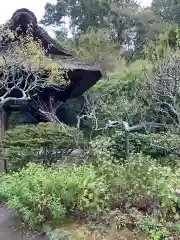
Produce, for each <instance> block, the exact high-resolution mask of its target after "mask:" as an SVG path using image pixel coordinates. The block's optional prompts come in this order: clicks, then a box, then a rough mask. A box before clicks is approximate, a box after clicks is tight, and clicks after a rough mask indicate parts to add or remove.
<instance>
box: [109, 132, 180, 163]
mask: <svg viewBox="0 0 180 240" xmlns="http://www.w3.org/2000/svg"><path fill="white" fill-rule="evenodd" d="M129 143H130V144H129V151H130V153H140V152H141V153H143V154H144V155H148V156H151V157H153V158H157V159H158V158H162V157H163V158H164V157H167V156H169V155H171V154H174V155H176V159H177V156H179V155H180V138H179V135H175V134H166V133H163V134H162V133H161V134H139V133H130V134H129ZM109 149H110V151H111V153H112V154H113V156H114V157H115V158H124V157H125V135H124V133H123V132H116V133H115V134H114V135H113V136H112V137H111V140H110V141H109ZM171 160H172V161H173V159H172V158H171Z"/></svg>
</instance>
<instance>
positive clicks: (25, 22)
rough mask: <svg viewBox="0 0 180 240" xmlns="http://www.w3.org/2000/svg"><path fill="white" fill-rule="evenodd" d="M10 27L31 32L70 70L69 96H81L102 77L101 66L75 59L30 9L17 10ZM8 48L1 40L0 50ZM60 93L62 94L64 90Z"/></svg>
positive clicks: (17, 31)
mask: <svg viewBox="0 0 180 240" xmlns="http://www.w3.org/2000/svg"><path fill="white" fill-rule="evenodd" d="M8 27H9V28H10V29H11V30H12V31H16V33H17V34H24V35H27V34H31V36H33V38H34V40H40V41H41V43H42V46H43V48H44V49H45V50H46V53H47V54H48V56H51V57H52V58H55V59H56V62H59V67H60V68H64V69H66V70H68V76H69V79H70V85H69V86H68V88H66V90H65V92H64V94H65V95H66V96H67V98H71V97H77V96H80V95H81V94H82V93H84V92H85V91H87V90H88V89H89V88H90V87H92V86H93V85H94V84H95V83H96V82H97V81H98V80H99V79H100V78H101V77H102V72H101V69H100V68H99V67H97V66H95V65H92V64H88V63H86V62H84V61H79V60H76V59H74V58H73V56H72V55H71V54H70V53H68V51H67V50H66V49H64V48H63V47H62V46H61V45H60V44H59V43H58V42H56V41H55V40H54V39H52V38H51V37H50V36H49V35H48V33H47V32H46V31H45V30H43V28H41V27H40V26H39V25H38V23H37V19H36V17H35V15H34V13H33V12H31V11H30V10H28V9H25V8H22V9H18V10H17V11H15V12H14V14H13V15H12V17H11V19H10V21H9V22H8ZM8 44H10V43H8ZM6 48H8V46H7V43H6V44H4V43H1V42H0V52H1V51H6ZM24 64H26V63H24ZM59 94H62V91H61V93H59Z"/></svg>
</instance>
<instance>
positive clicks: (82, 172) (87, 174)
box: [0, 164, 108, 226]
mask: <svg viewBox="0 0 180 240" xmlns="http://www.w3.org/2000/svg"><path fill="white" fill-rule="evenodd" d="M5 189H6V192H4V190H5ZM107 190H108V189H107V186H106V184H105V182H104V181H103V179H102V178H99V177H97V175H96V170H95V168H94V167H93V166H79V167H77V166H75V167H70V168H69V167H67V168H63V167H60V168H56V169H50V168H44V167H42V166H41V165H35V164H29V165H28V167H27V168H25V169H22V170H21V171H20V172H17V173H13V174H11V175H9V176H7V177H6V179H5V181H4V182H3V183H2V185H1V189H0V195H1V197H3V198H5V199H6V200H8V205H9V206H10V207H12V208H13V209H15V210H16V211H17V212H18V214H20V215H21V216H22V217H23V219H24V220H25V221H27V222H28V223H29V224H30V225H31V226H36V225H39V224H41V223H43V222H45V221H47V220H53V221H55V222H56V221H61V220H64V218H65V217H67V216H68V215H69V214H75V213H76V214H83V215H87V214H96V213H98V212H100V211H101V210H102V209H103V208H104V207H105V206H106V200H105V199H106V198H107V197H106V194H107ZM12 194H13V195H12Z"/></svg>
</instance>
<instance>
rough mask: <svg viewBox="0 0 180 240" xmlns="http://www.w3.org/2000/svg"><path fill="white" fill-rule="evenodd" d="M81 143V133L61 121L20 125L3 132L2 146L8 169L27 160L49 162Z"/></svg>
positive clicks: (18, 166) (20, 165)
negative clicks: (4, 150) (59, 122)
mask: <svg viewBox="0 0 180 240" xmlns="http://www.w3.org/2000/svg"><path fill="white" fill-rule="evenodd" d="M78 138H79V143H82V135H81V133H78V132H77V130H76V129H75V128H73V127H69V126H67V125H65V124H63V123H61V124H53V123H40V124H37V125H21V126H17V127H15V128H13V129H12V130H9V131H7V133H6V137H5V140H4V147H5V149H6V154H7V157H8V159H9V164H10V167H11V168H12V169H14V168H15V169H17V168H22V167H23V166H24V165H26V164H27V163H29V162H41V163H44V164H47V165H51V164H52V163H54V162H56V161H57V160H59V159H60V158H61V156H62V155H63V154H65V153H66V151H67V150H68V149H70V148H73V147H76V145H77V144H78V142H77V139H78Z"/></svg>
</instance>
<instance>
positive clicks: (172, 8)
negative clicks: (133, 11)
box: [152, 0, 180, 24]
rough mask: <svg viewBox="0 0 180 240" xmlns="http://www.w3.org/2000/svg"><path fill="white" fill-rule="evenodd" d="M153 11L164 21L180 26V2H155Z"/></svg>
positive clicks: (154, 0)
mask: <svg viewBox="0 0 180 240" xmlns="http://www.w3.org/2000/svg"><path fill="white" fill-rule="evenodd" d="M152 9H153V10H154V12H155V13H156V14H158V15H159V16H161V18H162V19H163V20H165V21H168V22H175V23H177V24H180V1H179V0H153V1H152Z"/></svg>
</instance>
